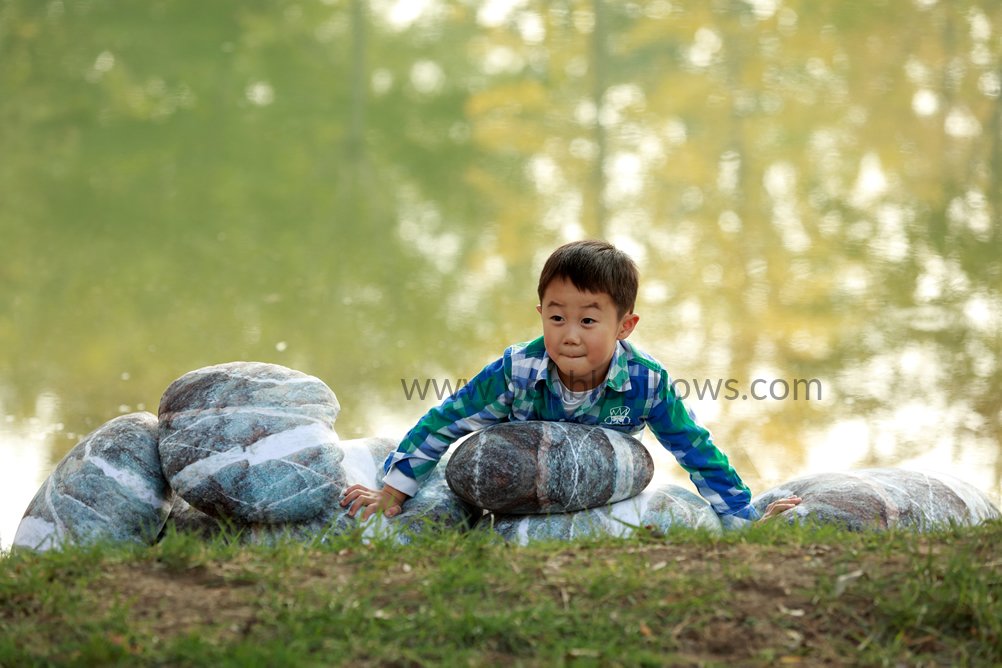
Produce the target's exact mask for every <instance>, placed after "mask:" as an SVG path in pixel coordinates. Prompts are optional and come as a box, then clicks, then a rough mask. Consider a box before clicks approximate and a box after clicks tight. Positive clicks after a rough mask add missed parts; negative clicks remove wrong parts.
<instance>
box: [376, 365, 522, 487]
mask: <svg viewBox="0 0 1002 668" xmlns="http://www.w3.org/2000/svg"><path fill="white" fill-rule="evenodd" d="M510 380H511V349H510V348H509V349H508V350H506V351H505V354H504V355H503V356H502V357H501V358H500V359H498V360H496V361H494V362H492V363H491V364H488V365H487V366H486V367H484V368H483V369H482V370H481V371H480V373H478V374H477V375H476V376H474V377H473V378H472V379H471V380H470V382H468V383H467V384H466V385H463V387H461V388H460V389H458V390H457V391H456V392H455V393H453V394H452V395H451V396H449V397H448V398H447V399H445V401H443V402H442V403H441V404H439V405H438V406H436V407H435V408H432V409H431V410H429V411H428V412H427V413H425V415H424V417H422V418H421V420H420V421H418V423H417V424H416V425H415V426H414V428H413V429H411V430H410V431H409V432H408V433H407V435H406V436H405V437H404V439H403V441H401V443H400V445H399V446H398V447H397V449H396V450H395V451H394V452H392V453H390V455H389V457H387V458H386V461H385V462H384V463H383V471H384V472H385V475H384V477H383V482H384V484H387V485H390V486H391V487H393V488H395V489H398V490H400V491H401V492H403V493H404V494H407V495H408V496H414V495H415V494H416V493H417V491H418V489H419V488H420V487H421V484H422V483H423V482H424V481H425V480H426V479H427V478H428V476H429V475H431V472H432V470H434V468H435V466H436V465H438V461H439V460H440V459H441V458H442V455H444V454H445V452H446V450H448V449H449V446H450V445H452V444H453V443H454V442H455V441H456V440H457V439H458V438H460V437H462V436H465V435H466V434H470V433H472V432H474V431H477V430H480V429H483V428H484V427H487V426H490V425H492V424H494V423H496V422H501V421H502V420H505V419H507V418H508V416H509V414H510V407H511V403H512V396H513V393H512V390H511V383H510Z"/></svg>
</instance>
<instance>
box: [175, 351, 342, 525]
mask: <svg viewBox="0 0 1002 668" xmlns="http://www.w3.org/2000/svg"><path fill="white" fill-rule="evenodd" d="M339 409H340V407H339V405H338V401H337V398H336V397H335V396H334V392H333V391H331V389H330V388H329V387H327V385H325V384H324V383H323V381H321V380H319V379H318V378H314V377H313V376H308V375H306V374H304V373H301V372H299V371H294V370H292V369H287V368H285V367H282V366H278V365H276V364H263V363H258V362H232V363H229V364H220V365H216V366H211V367H206V368H203V369H198V370H197V371H192V372H190V373H187V374H185V375H184V376H182V377H181V378H179V379H177V380H176V381H174V382H173V383H172V384H171V385H170V386H169V387H168V388H167V390H166V392H164V395H163V398H162V399H161V401H160V411H159V413H160V458H161V462H162V464H163V471H164V474H166V476H167V479H168V481H169V482H170V484H171V486H172V487H173V488H174V490H175V492H177V494H178V495H179V496H181V498H183V499H184V500H185V501H187V502H188V503H189V504H191V506H193V507H194V508H196V509H197V510H200V511H202V512H204V513H206V514H208V515H211V516H213V517H216V518H219V519H224V520H233V521H236V522H238V523H243V524H253V523H269V524H271V523H285V522H295V521H303V520H308V519H311V518H314V517H316V516H317V515H319V514H320V513H321V512H323V511H324V509H326V508H329V507H330V506H331V505H332V504H336V503H337V500H338V498H339V497H340V495H341V492H342V491H343V490H344V488H345V472H344V468H343V467H342V465H341V459H342V457H343V453H342V451H341V449H340V448H338V447H337V443H338V438H337V434H336V433H335V432H334V421H335V419H336V418H337V415H338V411H339Z"/></svg>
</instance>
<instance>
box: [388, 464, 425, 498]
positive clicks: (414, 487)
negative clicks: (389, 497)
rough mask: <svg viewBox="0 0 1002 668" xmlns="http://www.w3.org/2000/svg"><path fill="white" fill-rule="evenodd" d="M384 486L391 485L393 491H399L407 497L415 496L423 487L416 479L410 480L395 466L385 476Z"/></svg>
mask: <svg viewBox="0 0 1002 668" xmlns="http://www.w3.org/2000/svg"><path fill="white" fill-rule="evenodd" d="M383 484H384V485H389V486H390V487H392V488H393V489H398V490H400V491H401V492H403V493H404V494H406V495H407V496H414V495H415V494H417V492H418V489H420V487H421V485H420V484H418V481H417V480H415V479H414V478H408V477H407V476H405V475H404V474H403V473H401V472H400V471H398V470H397V467H395V466H394V467H393V468H391V469H390V472H389V473H387V474H386V475H385V476H383Z"/></svg>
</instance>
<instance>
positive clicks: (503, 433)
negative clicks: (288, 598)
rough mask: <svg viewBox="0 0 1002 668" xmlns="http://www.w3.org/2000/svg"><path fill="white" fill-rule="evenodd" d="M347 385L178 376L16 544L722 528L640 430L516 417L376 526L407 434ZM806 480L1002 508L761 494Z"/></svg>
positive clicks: (948, 482) (901, 479)
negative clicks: (348, 506) (366, 501)
mask: <svg viewBox="0 0 1002 668" xmlns="http://www.w3.org/2000/svg"><path fill="white" fill-rule="evenodd" d="M339 410H340V407H339V404H338V401H337V398H336V397H335V396H334V393H333V392H332V391H331V389H330V388H329V387H327V385H325V384H324V383H323V382H322V381H321V380H319V379H317V378H315V377H313V376H309V375H306V374H303V373H300V372H298V371H294V370H292V369H288V368H285V367H282V366H278V365H275V364H263V363H257V362H233V363H230V364H221V365H217V366H211V367H206V368H203V369H199V370H197V371H192V372H191V373H188V374H185V375H184V376H182V377H181V378H179V379H177V380H176V381H174V382H173V383H172V384H171V385H170V386H169V387H168V388H167V390H166V391H165V392H164V395H163V398H162V399H161V401H160V408H159V417H155V416H153V415H152V414H150V413H132V414H129V415H123V416H121V417H117V418H115V419H113V420H111V421H109V422H107V423H106V424H104V425H102V426H101V427H99V428H98V429H97V430H95V431H94V432H92V433H91V434H89V435H88V436H86V437H85V438H84V439H83V440H82V441H81V442H80V443H78V444H77V445H76V446H75V447H74V448H73V449H71V450H70V452H69V453H68V454H67V455H66V456H65V457H64V458H63V460H62V461H61V462H60V463H59V464H58V465H57V466H56V468H55V470H54V471H53V472H52V474H51V475H50V476H49V477H48V479H47V480H46V481H45V482H44V483H43V484H42V486H41V488H40V489H39V490H38V492H37V493H36V495H35V497H34V498H33V499H32V501H31V503H30V504H29V506H28V509H27V511H26V512H25V514H24V518H23V519H22V520H21V524H20V526H19V527H18V530H17V533H16V535H15V537H14V547H16V548H28V549H34V550H46V549H51V548H55V547H60V546H63V545H65V544H75V543H91V542H96V541H107V540H111V541H133V542H143V543H153V542H156V541H157V540H158V538H159V537H160V536H161V535H163V531H164V528H165V526H166V525H167V524H168V523H169V524H170V525H172V526H173V527H174V528H175V529H176V530H177V531H179V532H196V533H199V534H202V535H205V536H211V535H213V534H215V533H217V532H219V531H220V530H221V529H223V528H227V529H229V530H232V531H234V533H235V535H237V536H239V537H240V538H241V539H243V540H247V541H250V542H271V541H274V540H276V539H278V538H281V537H292V538H296V539H304V540H321V541H322V540H324V539H325V538H326V537H328V536H332V535H338V534H344V533H350V532H356V531H357V532H360V534H361V536H362V539H363V540H365V539H367V538H372V537H373V536H376V535H385V536H389V537H391V538H393V539H395V540H398V541H400V542H404V543H406V542H408V541H409V540H410V539H411V538H412V537H413V536H414V535H415V534H417V533H421V532H422V531H425V530H427V529H428V528H430V527H435V528H438V529H441V530H455V531H465V530H468V529H469V528H471V527H473V526H476V527H477V528H479V529H484V530H488V531H493V532H496V533H497V534H500V535H501V536H503V537H504V538H505V539H508V540H514V541H517V542H520V543H525V542H528V541H530V540H533V539H569V538H573V537H576V536H582V535H615V536H625V535H628V534H630V533H631V532H632V531H634V530H635V529H636V528H638V527H646V528H649V529H654V530H657V531H661V532H663V531H666V530H668V529H669V528H671V527H672V526H687V527H704V528H708V529H711V530H716V531H719V530H720V529H721V528H722V526H724V528H729V525H727V524H726V523H725V525H722V524H721V521H720V519H719V518H718V517H717V516H716V514H715V513H714V512H713V510H712V509H711V508H710V506H709V504H707V503H706V501H704V500H703V499H702V498H700V497H699V496H697V495H696V494H694V493H692V492H691V491H688V490H686V489H684V488H682V487H679V486H677V485H670V484H667V485H650V482H651V479H652V477H653V473H654V465H653V461H652V460H651V457H650V454H649V453H648V452H647V450H646V449H645V448H644V446H643V445H642V444H641V443H640V442H639V441H637V440H636V439H634V438H632V437H630V436H627V435H625V434H622V433H619V432H615V431H611V430H606V429H602V428H599V427H590V426H585V425H577V424H571V423H563V422H559V423H558V422H514V423H501V424H498V425H495V426H493V427H489V428H487V429H485V430H483V431H481V432H478V433H476V434H473V435H472V436H470V437H469V438H467V439H466V440H465V441H463V442H462V443H460V444H459V445H457V446H455V447H454V448H453V451H452V453H451V457H449V456H448V455H447V456H446V457H445V458H443V460H442V465H440V466H438V467H437V468H436V469H435V471H434V473H433V474H432V477H431V478H430V479H429V480H428V481H427V482H426V483H425V484H424V485H422V487H421V489H420V491H419V492H418V493H417V494H416V495H415V496H414V498H412V499H410V500H409V501H407V503H406V504H405V505H404V512H402V513H401V514H400V515H397V516H395V517H393V518H386V517H382V516H379V517H376V518H373V519H370V520H369V521H367V522H366V523H364V524H362V523H360V522H359V521H358V520H356V519H354V518H351V517H348V515H347V513H346V512H345V510H344V509H342V508H341V506H340V505H339V501H340V498H341V495H342V493H343V492H344V490H345V489H346V488H347V487H349V486H351V485H354V484H362V485H365V486H367V487H370V488H376V487H379V486H381V485H382V475H383V470H382V462H383V460H384V459H385V458H386V456H387V455H388V454H389V453H390V452H391V451H392V450H393V449H394V448H395V447H396V445H397V441H394V440H391V439H385V438H362V439H355V440H347V441H342V440H340V439H339V438H338V436H337V434H336V433H335V431H334V422H335V420H336V418H337V415H338V412H339ZM790 494H798V495H799V496H801V497H802V498H803V499H804V502H803V503H801V505H800V506H798V507H796V508H795V509H794V510H792V511H789V512H788V513H787V516H788V517H789V518H790V519H791V520H796V519H800V518H805V517H810V518H814V519H817V520H819V521H827V522H834V523H839V524H842V525H844V526H847V527H849V528H856V529H860V528H869V527H874V528H887V527H893V526H908V527H914V528H919V529H922V528H926V527H929V526H931V525H934V524H939V523H957V524H972V523H977V522H981V521H984V520H987V519H992V518H996V517H999V512H998V510H997V509H996V508H995V507H994V506H993V505H992V504H991V503H990V502H989V500H988V499H987V497H985V495H984V494H983V493H981V492H980V491H979V490H977V489H976V488H974V487H972V486H970V485H967V484H966V483H963V482H961V481H959V480H955V479H949V478H946V477H944V476H931V475H926V474H921V473H914V472H910V471H901V470H897V469H875V470H869V471H858V472H853V473H848V474H820V475H816V476H811V477H808V478H803V479H800V480H795V481H792V482H790V483H788V484H786V485H781V486H779V487H777V488H775V489H774V490H770V491H769V492H766V493H765V494H763V495H762V496H761V497H760V498H759V499H757V500H756V502H755V505H756V507H758V508H759V510H760V511H761V510H763V509H764V508H765V506H766V505H767V504H768V503H769V502H770V501H772V500H774V499H776V498H781V497H783V496H788V495H790Z"/></svg>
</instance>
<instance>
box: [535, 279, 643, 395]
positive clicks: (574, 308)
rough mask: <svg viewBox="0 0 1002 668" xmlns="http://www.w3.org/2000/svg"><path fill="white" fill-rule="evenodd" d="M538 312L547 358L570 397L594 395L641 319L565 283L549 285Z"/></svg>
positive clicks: (606, 297)
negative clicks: (619, 343) (622, 343)
mask: <svg viewBox="0 0 1002 668" xmlns="http://www.w3.org/2000/svg"><path fill="white" fill-rule="evenodd" d="M536 310H537V311H539V314H540V316H541V317H542V319H543V343H544V345H545V346H546V354H547V355H549V356H550V359H552V360H553V361H554V363H555V364H556V365H557V370H558V372H559V375H560V380H561V381H562V382H563V384H564V387H566V388H567V389H568V390H571V391H572V392H582V391H584V390H590V389H592V388H595V387H598V386H599V384H601V383H602V382H603V381H604V380H605V375H606V373H607V372H608V371H609V363H610V362H611V361H612V354H613V353H614V352H615V351H616V342H617V341H619V340H621V339H625V338H626V337H628V336H629V335H630V334H631V333H632V332H633V328H634V327H636V326H637V321H638V320H639V319H640V317H639V316H638V315H637V314H636V313H627V314H626V315H624V316H623V317H622V318H620V317H619V315H618V314H617V312H616V304H615V303H613V301H612V297H610V296H609V295H608V294H606V293H604V292H598V293H595V292H582V291H581V290H578V289H577V288H576V287H574V284H573V283H571V282H570V281H568V280H566V279H564V278H556V279H554V280H553V281H551V282H550V284H549V285H547V286H546V290H545V292H544V293H543V303H542V304H540V305H539V306H537V307H536Z"/></svg>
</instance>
